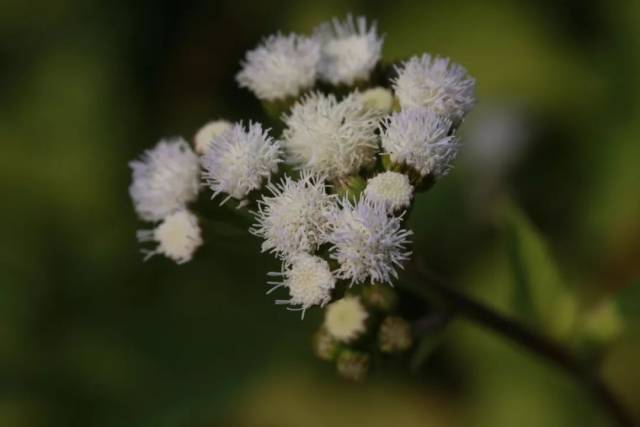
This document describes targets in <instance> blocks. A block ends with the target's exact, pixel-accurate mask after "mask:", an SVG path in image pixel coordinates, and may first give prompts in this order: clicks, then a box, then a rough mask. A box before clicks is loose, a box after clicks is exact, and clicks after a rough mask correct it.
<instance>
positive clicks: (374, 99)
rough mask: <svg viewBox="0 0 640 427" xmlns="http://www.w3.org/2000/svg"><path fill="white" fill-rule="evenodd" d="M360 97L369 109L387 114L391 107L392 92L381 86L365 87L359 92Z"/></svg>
mask: <svg viewBox="0 0 640 427" xmlns="http://www.w3.org/2000/svg"><path fill="white" fill-rule="evenodd" d="M360 98H361V99H362V102H363V103H364V105H365V106H366V107H367V108H368V109H370V110H375V111H379V112H381V113H384V114H388V113H390V112H391V109H392V108H393V92H391V91H390V90H389V89H385V88H383V87H372V88H371V89H367V90H365V91H364V92H362V93H361V94H360Z"/></svg>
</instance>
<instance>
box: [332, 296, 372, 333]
mask: <svg viewBox="0 0 640 427" xmlns="http://www.w3.org/2000/svg"><path fill="white" fill-rule="evenodd" d="M368 317H369V313H367V310H366V308H365V307H364V306H363V305H362V303H361V302H360V298H358V297H354V296H345V297H344V298H342V299H339V300H337V301H334V302H332V303H331V304H329V305H328V306H327V309H326V311H325V316H324V326H325V328H326V330H327V332H328V333H329V334H330V335H331V336H332V337H333V338H335V339H336V340H338V341H342V342H351V341H353V340H355V339H357V338H359V337H360V336H362V335H363V334H364V333H365V332H366V331H367V323H366V321H367V318H368Z"/></svg>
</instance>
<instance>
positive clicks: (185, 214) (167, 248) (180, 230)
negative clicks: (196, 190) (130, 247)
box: [138, 210, 202, 264]
mask: <svg viewBox="0 0 640 427" xmlns="http://www.w3.org/2000/svg"><path fill="white" fill-rule="evenodd" d="M138 240H139V241H140V242H157V243H158V246H157V247H156V249H154V250H152V251H144V252H145V253H146V254H147V258H149V257H151V256H153V255H157V254H161V255H164V256H166V257H167V258H170V259H172V260H174V261H175V262H177V263H178V264H184V263H185V262H188V261H191V258H192V257H193V253H194V252H195V251H196V249H197V248H198V247H199V246H200V245H201V244H202V237H201V233H200V227H199V226H198V219H197V218H196V216H195V215H193V214H192V213H191V212H189V211H187V210H181V211H178V212H175V213H173V214H171V215H169V216H167V217H166V218H165V219H164V220H162V222H161V223H160V224H159V225H158V226H157V227H156V228H155V229H154V230H142V231H138Z"/></svg>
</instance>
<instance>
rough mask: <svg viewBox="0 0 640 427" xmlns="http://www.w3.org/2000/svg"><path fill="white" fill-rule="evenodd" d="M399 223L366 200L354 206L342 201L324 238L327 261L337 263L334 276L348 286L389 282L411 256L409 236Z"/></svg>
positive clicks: (381, 206)
mask: <svg viewBox="0 0 640 427" xmlns="http://www.w3.org/2000/svg"><path fill="white" fill-rule="evenodd" d="M401 221H402V215H400V216H397V217H396V216H389V215H388V214H387V210H386V208H385V207H384V205H382V204H380V203H374V202H372V201H371V200H369V199H367V198H366V197H363V198H361V199H360V200H359V201H358V202H356V203H355V204H353V203H351V202H349V201H348V200H347V199H345V200H343V201H342V209H340V210H338V211H336V212H335V213H334V214H333V216H332V221H331V224H332V230H331V232H330V233H329V236H328V241H329V242H330V243H332V245H333V246H332V248H331V249H332V254H331V258H333V259H335V260H336V261H338V263H339V264H340V267H339V268H338V270H337V271H336V272H335V274H336V277H338V278H340V279H348V280H351V283H352V284H353V283H362V282H364V281H366V280H371V281H372V282H376V283H382V282H387V283H391V279H392V278H396V277H397V276H398V273H397V270H396V269H397V268H398V267H400V268H402V262H403V261H405V260H407V259H409V256H410V255H411V252H410V251H408V250H407V249H406V246H407V245H408V244H409V239H408V237H409V236H410V235H411V234H413V233H412V232H411V231H410V230H405V229H403V228H402V224H401Z"/></svg>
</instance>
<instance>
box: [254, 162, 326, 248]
mask: <svg viewBox="0 0 640 427" xmlns="http://www.w3.org/2000/svg"><path fill="white" fill-rule="evenodd" d="M267 190H268V191H269V193H270V194H271V195H270V196H268V195H265V196H263V197H262V199H261V200H259V201H258V211H257V215H256V217H257V221H258V222H257V224H256V225H255V226H254V227H253V228H251V229H250V230H249V231H250V232H251V233H252V234H254V235H256V236H259V237H261V238H263V239H264V242H263V243H262V251H263V252H266V251H269V252H273V253H274V254H276V255H277V256H278V257H279V258H280V259H283V260H287V259H290V258H291V257H293V256H295V255H297V254H299V253H301V252H314V251H316V250H318V248H319V247H320V245H321V244H322V243H324V242H326V237H327V234H328V232H329V217H330V216H331V214H332V213H333V211H334V210H335V209H336V203H335V195H329V194H327V192H326V188H325V184H324V180H323V179H322V178H318V177H317V176H314V175H311V174H308V173H303V174H302V175H301V177H300V179H299V180H298V181H294V180H293V179H291V178H290V177H288V176H286V177H284V178H283V179H282V181H281V182H280V183H278V184H269V185H268V186H267Z"/></svg>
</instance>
